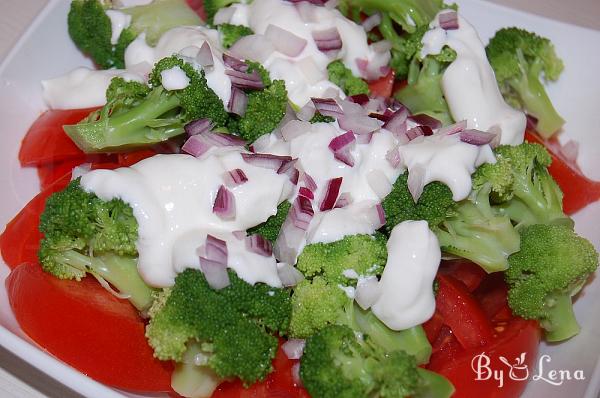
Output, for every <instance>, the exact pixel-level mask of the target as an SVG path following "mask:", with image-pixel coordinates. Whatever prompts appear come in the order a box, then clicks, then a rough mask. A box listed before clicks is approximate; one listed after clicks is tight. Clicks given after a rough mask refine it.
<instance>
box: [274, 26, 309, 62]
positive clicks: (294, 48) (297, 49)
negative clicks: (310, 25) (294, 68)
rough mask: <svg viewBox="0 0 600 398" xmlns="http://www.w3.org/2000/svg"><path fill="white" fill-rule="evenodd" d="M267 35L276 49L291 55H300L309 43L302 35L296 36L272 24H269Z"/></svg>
mask: <svg viewBox="0 0 600 398" xmlns="http://www.w3.org/2000/svg"><path fill="white" fill-rule="evenodd" d="M265 36H266V37H267V39H269V40H271V43H272V44H273V47H275V50H277V51H279V52H280V53H282V54H285V55H287V56H289V57H296V56H298V55H300V53H301V52H302V50H304V48H305V47H306V44H307V41H306V40H305V39H303V38H302V37H299V36H296V35H295V34H293V33H292V32H290V31H288V30H285V29H282V28H280V27H279V26H276V25H271V24H269V26H267V29H266V31H265Z"/></svg>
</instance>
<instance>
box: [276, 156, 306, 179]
mask: <svg viewBox="0 0 600 398" xmlns="http://www.w3.org/2000/svg"><path fill="white" fill-rule="evenodd" d="M297 162H298V159H292V160H286V161H284V162H283V163H282V164H281V166H279V169H277V174H285V175H287V176H288V177H289V179H290V181H291V182H292V184H294V185H296V184H298V179H299V178H300V172H299V171H298V169H297V168H296V163H297Z"/></svg>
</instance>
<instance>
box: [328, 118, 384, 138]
mask: <svg viewBox="0 0 600 398" xmlns="http://www.w3.org/2000/svg"><path fill="white" fill-rule="evenodd" d="M338 124H339V125H340V128H341V129H342V130H346V131H353V132H354V134H356V135H360V134H366V133H371V132H373V131H376V130H379V129H380V128H381V124H380V122H379V120H377V119H373V118H371V117H369V116H367V115H346V114H344V115H342V116H340V117H338Z"/></svg>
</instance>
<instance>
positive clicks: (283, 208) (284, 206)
mask: <svg viewBox="0 0 600 398" xmlns="http://www.w3.org/2000/svg"><path fill="white" fill-rule="evenodd" d="M291 206H292V204H291V203H290V202H288V201H287V200H284V201H283V202H281V203H280V204H279V206H277V213H276V214H274V215H272V216H271V217H269V218H268V219H267V221H265V222H264V223H262V224H259V225H257V226H256V227H252V228H250V229H249V230H248V235H254V234H260V235H262V236H263V238H265V239H266V240H268V241H270V242H272V243H273V242H275V241H276V240H277V236H279V230H280V229H281V226H282V225H283V222H284V221H285V219H286V217H287V215H288V212H289V211H290V207H291Z"/></svg>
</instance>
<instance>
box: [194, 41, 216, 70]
mask: <svg viewBox="0 0 600 398" xmlns="http://www.w3.org/2000/svg"><path fill="white" fill-rule="evenodd" d="M196 62H197V63H198V65H200V66H202V67H210V66H213V65H214V64H215V60H214V59H213V54H212V50H211V49H210V45H209V44H208V42H207V41H205V42H204V43H202V46H200V50H199V51H198V54H197V55H196Z"/></svg>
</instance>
